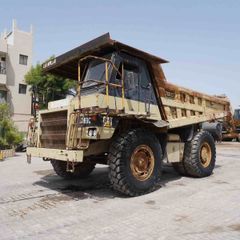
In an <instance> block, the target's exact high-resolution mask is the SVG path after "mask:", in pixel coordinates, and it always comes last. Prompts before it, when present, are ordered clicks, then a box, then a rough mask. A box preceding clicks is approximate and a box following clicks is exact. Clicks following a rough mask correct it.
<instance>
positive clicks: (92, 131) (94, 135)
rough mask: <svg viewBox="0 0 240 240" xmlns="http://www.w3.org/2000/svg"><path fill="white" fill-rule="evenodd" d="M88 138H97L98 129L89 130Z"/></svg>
mask: <svg viewBox="0 0 240 240" xmlns="http://www.w3.org/2000/svg"><path fill="white" fill-rule="evenodd" d="M88 136H89V137H96V136H97V129H96V128H89V129H88Z"/></svg>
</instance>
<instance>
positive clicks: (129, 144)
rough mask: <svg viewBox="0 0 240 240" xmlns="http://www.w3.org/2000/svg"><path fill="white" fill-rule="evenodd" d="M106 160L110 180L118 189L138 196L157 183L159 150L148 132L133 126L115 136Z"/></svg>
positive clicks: (158, 176) (155, 141)
mask: <svg viewBox="0 0 240 240" xmlns="http://www.w3.org/2000/svg"><path fill="white" fill-rule="evenodd" d="M108 163H109V179H110V182H111V184H112V186H113V189H115V190H116V191H118V192H121V193H123V194H125V195H128V196H139V195H142V194H145V193H148V192H151V191H153V190H155V189H156V188H157V187H158V186H159V180H160V176H161V163H162V150H161V146H160V143H159V141H158V139H157V138H156V136H155V135H154V134H152V133H151V132H149V131H146V130H144V129H134V130H130V131H129V132H128V133H125V134H122V135H120V136H118V137H117V138H116V139H115V140H114V141H113V143H112V145H111V146H110V150H109V155H108Z"/></svg>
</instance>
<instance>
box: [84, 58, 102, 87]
mask: <svg viewBox="0 0 240 240" xmlns="http://www.w3.org/2000/svg"><path fill="white" fill-rule="evenodd" d="M104 79H105V62H103V61H99V60H94V61H92V62H91V63H90V64H89V67H88V70H87V72H86V75H85V78H84V83H83V85H82V87H83V88H86V87H91V86H94V85H97V82H94V81H91V80H97V81H103V80H104Z"/></svg>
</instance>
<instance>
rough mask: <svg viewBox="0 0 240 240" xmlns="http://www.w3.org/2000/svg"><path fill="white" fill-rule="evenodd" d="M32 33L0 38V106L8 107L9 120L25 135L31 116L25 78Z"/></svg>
mask: <svg viewBox="0 0 240 240" xmlns="http://www.w3.org/2000/svg"><path fill="white" fill-rule="evenodd" d="M32 49H33V31H32V27H31V28H30V31H29V32H25V31H21V30H20V29H18V27H17V24H16V21H15V20H13V24H12V30H11V31H10V32H7V31H6V30H5V31H4V32H3V33H2V34H1V37H0V102H7V103H8V104H9V105H10V108H11V112H12V118H13V120H14V122H15V124H16V125H17V127H18V129H19V130H20V131H21V132H26V131H27V125H28V120H29V117H30V115H31V94H30V91H29V86H27V85H26V83H25V82H24V75H25V74H26V73H27V72H28V71H29V69H30V68H31V66H32Z"/></svg>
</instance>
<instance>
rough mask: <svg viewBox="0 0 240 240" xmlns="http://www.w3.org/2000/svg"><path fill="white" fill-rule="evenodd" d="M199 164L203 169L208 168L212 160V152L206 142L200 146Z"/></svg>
mask: <svg viewBox="0 0 240 240" xmlns="http://www.w3.org/2000/svg"><path fill="white" fill-rule="evenodd" d="M200 158H201V164H202V166H203V167H205V168H206V167H208V166H209V164H210V162H211V159H212V150H211V147H210V145H209V144H208V143H207V142H204V143H203V144H202V147H201V150H200Z"/></svg>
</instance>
